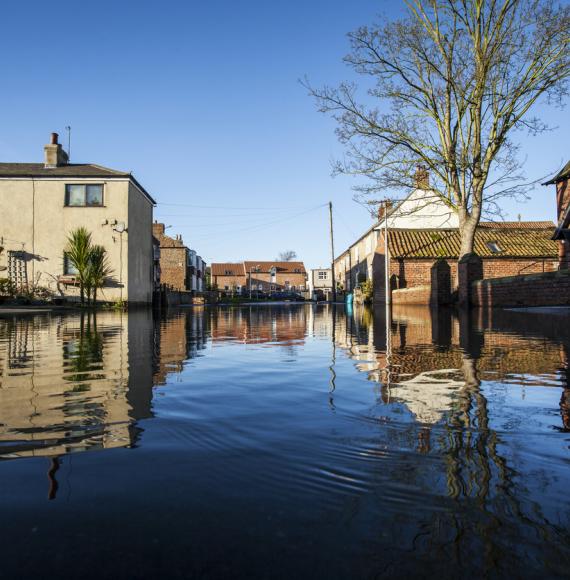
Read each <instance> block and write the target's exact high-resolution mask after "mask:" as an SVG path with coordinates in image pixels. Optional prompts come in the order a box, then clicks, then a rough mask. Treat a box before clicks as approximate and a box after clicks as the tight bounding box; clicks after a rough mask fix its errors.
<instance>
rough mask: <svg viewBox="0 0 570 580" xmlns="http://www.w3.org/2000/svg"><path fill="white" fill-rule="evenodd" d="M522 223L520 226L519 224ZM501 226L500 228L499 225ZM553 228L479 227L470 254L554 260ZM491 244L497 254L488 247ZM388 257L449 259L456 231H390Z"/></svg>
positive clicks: (456, 246)
mask: <svg viewBox="0 0 570 580" xmlns="http://www.w3.org/2000/svg"><path fill="white" fill-rule="evenodd" d="M523 223H524V222H523ZM501 225H502V224H501ZM553 234H554V224H550V226H549V227H544V226H538V227H530V226H528V223H527V224H525V225H524V226H523V227H519V228H516V229H515V228H514V227H511V226H507V227H500V226H499V225H496V227H490V226H489V225H483V226H482V227H479V228H478V229H477V231H476V233H475V244H474V251H475V253H476V254H477V255H479V256H481V257H482V258H491V257H492V258H557V257H558V244H557V243H556V242H555V241H554V240H552V239H551V238H552V236H553ZM491 242H494V243H495V244H496V245H497V246H498V247H499V248H500V252H493V251H492V249H491V247H489V245H488V244H490V243H491ZM388 243H389V248H390V255H391V256H392V257H393V258H432V259H433V258H451V259H457V258H458V257H459V253H460V246H461V238H460V235H459V231H458V230H456V229H455V230H390V231H389V232H388Z"/></svg>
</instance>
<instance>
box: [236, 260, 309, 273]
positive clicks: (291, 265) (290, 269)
mask: <svg viewBox="0 0 570 580" xmlns="http://www.w3.org/2000/svg"><path fill="white" fill-rule="evenodd" d="M244 265H245V269H246V270H247V271H248V272H249V270H250V268H254V269H255V268H256V267H257V266H259V270H258V271H260V272H269V270H270V269H271V268H272V267H273V266H275V267H276V268H277V272H281V273H289V274H305V273H306V270H305V264H303V262H255V261H250V260H247V261H245V262H244ZM295 270H298V272H296V271H295Z"/></svg>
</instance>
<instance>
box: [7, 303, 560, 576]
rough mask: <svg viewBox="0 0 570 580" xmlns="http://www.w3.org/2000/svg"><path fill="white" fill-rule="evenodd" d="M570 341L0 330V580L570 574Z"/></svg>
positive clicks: (339, 332) (267, 314) (234, 329)
mask: <svg viewBox="0 0 570 580" xmlns="http://www.w3.org/2000/svg"><path fill="white" fill-rule="evenodd" d="M569 322H570V317H568V316H567V315H566V314H564V313H563V312H554V313H552V312H549V313H544V312H538V313H532V312H515V311H496V312H495V311H493V312H473V313H471V314H470V315H465V314H461V315H458V314H457V313H454V312H451V311H446V310H443V311H442V310H439V311H430V310H429V309H425V308H421V307H420V308H413V307H406V308H395V309H394V311H393V313H392V317H391V319H390V320H388V321H387V320H386V317H385V314H384V311H381V312H376V313H373V312H371V311H368V310H354V311H352V310H350V311H347V310H346V309H345V308H344V307H340V306H339V307H333V306H330V305H325V306H315V305H303V304H292V305H285V306H257V307H226V308H222V307H220V308H205V309H200V308H196V309H186V310H180V311H170V312H168V313H167V314H163V315H162V316H160V315H157V314H156V313H154V314H153V313H152V312H151V311H147V310H135V311H132V312H130V313H128V314H126V313H116V312H101V313H97V314H96V315H95V314H93V313H91V314H84V315H79V314H59V313H45V314H33V315H32V314H30V315H27V316H26V315H6V314H4V315H0V514H1V520H2V528H1V532H0V533H1V537H2V542H1V543H0V561H1V564H0V577H2V578H326V579H335V578H392V577H402V578H409V577H418V578H422V577H426V578H427V577H445V578H447V577H449V578H456V577H459V576H460V575H468V577H489V578H506V577H509V578H516V577H528V578H533V577H541V578H555V577H567V575H568V570H569V569H570V568H569V566H570V533H569V530H570V526H569V524H570V493H569V489H570V475H569V473H570V472H569V467H570V385H569V378H570V370H569V362H568V357H569V354H570V324H569Z"/></svg>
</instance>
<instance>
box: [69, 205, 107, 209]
mask: <svg viewBox="0 0 570 580" xmlns="http://www.w3.org/2000/svg"><path fill="white" fill-rule="evenodd" d="M63 207H64V208H74V207H75V208H81V209H85V208H89V209H102V208H105V207H107V206H106V205H64V206H63Z"/></svg>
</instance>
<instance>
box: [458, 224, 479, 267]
mask: <svg viewBox="0 0 570 580" xmlns="http://www.w3.org/2000/svg"><path fill="white" fill-rule="evenodd" d="M476 228H477V221H476V220H474V219H473V218H472V217H470V218H468V219H467V220H466V221H464V222H463V223H461V220H460V221H459V234H460V236H461V247H460V250H459V259H460V260H461V258H463V256H466V255H467V254H473V253H474V246H475V230H476Z"/></svg>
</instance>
